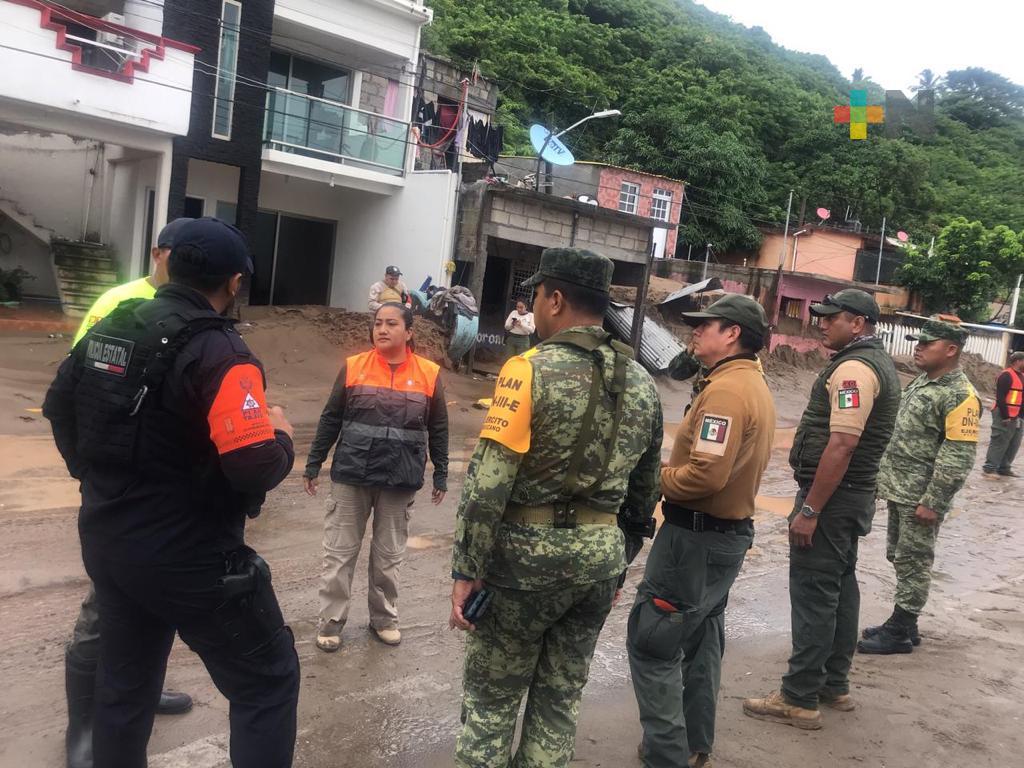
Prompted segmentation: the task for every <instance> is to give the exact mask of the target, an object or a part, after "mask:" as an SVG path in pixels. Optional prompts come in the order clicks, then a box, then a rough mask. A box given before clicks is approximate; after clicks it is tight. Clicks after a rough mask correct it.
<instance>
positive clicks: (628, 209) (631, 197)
mask: <svg viewBox="0 0 1024 768" xmlns="http://www.w3.org/2000/svg"><path fill="white" fill-rule="evenodd" d="M639 200H640V185H639V184H633V183H632V182H629V181H624V182H622V186H621V187H620V188H619V210H620V211H622V212H623V213H636V210H637V202H638V201H639Z"/></svg>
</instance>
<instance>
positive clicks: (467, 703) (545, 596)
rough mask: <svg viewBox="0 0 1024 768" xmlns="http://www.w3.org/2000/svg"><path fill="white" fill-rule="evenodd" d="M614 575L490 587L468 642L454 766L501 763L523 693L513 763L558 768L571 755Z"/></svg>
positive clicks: (495, 767)
mask: <svg viewBox="0 0 1024 768" xmlns="http://www.w3.org/2000/svg"><path fill="white" fill-rule="evenodd" d="M617 582H618V579H617V578H613V579H607V580H605V581H599V582H597V583H594V584H583V585H579V586H569V587H562V588H559V589H550V590H545V591H543V592H532V591H530V592H527V591H522V590H517V589H504V588H502V587H494V586H491V585H488V589H493V590H494V599H493V601H492V602H491V606H490V609H489V610H488V611H487V615H486V616H485V617H484V618H483V619H482V620H481V621H480V622H478V623H477V628H476V631H475V632H470V633H469V637H468V638H467V641H466V665H465V669H464V671H463V678H462V687H463V697H462V732H461V733H460V734H459V737H458V739H456V742H455V765H456V766H459V768H506V766H508V765H509V764H510V763H509V760H510V758H511V755H512V739H513V737H514V736H515V730H516V717H517V715H518V714H519V703H520V702H521V701H522V698H523V694H527V698H526V714H525V715H524V716H523V732H522V737H521V739H520V742H519V749H518V750H517V751H516V755H515V758H514V759H512V762H511V765H512V766H514V767H515V768H561V767H562V766H566V765H568V764H569V761H570V760H571V759H572V755H573V749H574V747H575V742H576V718H577V716H578V715H579V709H580V698H581V696H582V695H583V686H584V685H586V682H587V675H588V673H589V672H590V661H591V659H592V658H593V657H594V648H595V647H596V646H597V637H598V635H599V634H600V633H601V628H602V627H603V626H604V621H605V619H606V618H607V617H608V612H609V611H610V610H611V607H612V597H613V596H614V595H615V588H616V585H617Z"/></svg>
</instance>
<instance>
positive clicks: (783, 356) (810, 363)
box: [761, 344, 825, 373]
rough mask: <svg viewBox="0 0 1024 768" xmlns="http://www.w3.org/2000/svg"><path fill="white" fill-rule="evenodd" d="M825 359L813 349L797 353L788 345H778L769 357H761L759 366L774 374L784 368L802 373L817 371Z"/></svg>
mask: <svg viewBox="0 0 1024 768" xmlns="http://www.w3.org/2000/svg"><path fill="white" fill-rule="evenodd" d="M824 362H825V358H824V357H823V356H822V353H821V352H819V351H818V350H816V349H814V350H811V351H810V352H798V351H797V350H796V349H794V348H793V347H791V346H789V345H788V344H780V345H779V346H777V347H776V348H775V349H773V350H772V352H771V354H770V355H765V354H763V353H762V355H761V364H762V365H763V366H764V369H765V371H768V372H769V373H774V372H775V371H779V370H782V369H784V368H796V369H798V370H803V371H818V370H820V369H821V367H822V363H824Z"/></svg>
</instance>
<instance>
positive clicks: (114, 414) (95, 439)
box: [72, 299, 233, 473]
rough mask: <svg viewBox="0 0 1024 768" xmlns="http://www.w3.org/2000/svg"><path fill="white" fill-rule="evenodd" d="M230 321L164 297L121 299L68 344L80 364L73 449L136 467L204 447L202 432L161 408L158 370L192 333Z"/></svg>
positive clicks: (150, 467) (170, 461)
mask: <svg viewBox="0 0 1024 768" xmlns="http://www.w3.org/2000/svg"><path fill="white" fill-rule="evenodd" d="M232 322H233V321H231V320H229V319H227V318H225V317H222V316H221V315H218V314H217V313H216V312H214V311H213V310H212V309H210V310H204V309H191V308H175V309H173V310H172V311H171V312H168V305H167V304H166V303H164V302H159V301H156V300H152V301H150V300H146V299H132V300H129V301H125V302H122V303H121V304H119V305H118V306H117V308H116V309H115V310H114V311H113V312H111V313H110V314H109V315H108V316H107V317H106V318H104V319H103V320H101V321H100V322H99V323H97V324H96V325H95V326H94V327H93V328H92V329H91V330H90V331H89V333H88V334H86V336H85V337H84V338H83V339H82V340H81V341H80V342H79V343H78V344H77V345H76V346H75V349H74V350H73V352H72V354H73V355H75V356H76V357H77V358H78V360H77V362H78V363H79V364H80V365H81V378H80V379H79V383H78V386H77V388H76V397H75V419H76V424H77V426H78V443H77V450H78V454H79V456H80V457H81V458H82V460H83V461H84V462H85V463H86V464H87V465H88V464H115V465H119V466H122V467H126V468H127V467H130V468H132V469H134V470H136V471H140V472H142V473H146V472H147V471H160V468H161V467H164V468H166V467H168V466H171V465H176V464H181V465H182V466H183V467H184V466H187V465H188V464H189V463H191V462H194V461H195V459H196V457H197V456H199V455H202V453H193V452H192V451H190V450H189V449H190V448H192V447H195V448H196V449H197V450H199V451H202V452H204V453H205V451H206V450H207V449H208V448H209V445H208V444H209V438H208V432H205V431H204V430H203V428H202V427H203V425H202V424H201V423H199V422H190V421H189V420H187V419H183V418H182V417H181V415H180V414H177V413H172V412H171V411H170V410H168V409H167V408H166V407H165V405H164V402H163V398H162V397H161V391H162V387H163V383H164V377H165V376H166V375H167V373H168V372H169V371H170V369H171V366H172V365H173V364H174V361H175V358H176V357H177V356H178V354H179V353H180V352H181V350H182V349H183V348H184V346H185V344H187V343H188V341H189V339H191V338H192V337H194V336H195V335H196V334H197V333H199V332H201V331H204V330H208V329H214V328H226V327H228V326H230V325H231V324H232Z"/></svg>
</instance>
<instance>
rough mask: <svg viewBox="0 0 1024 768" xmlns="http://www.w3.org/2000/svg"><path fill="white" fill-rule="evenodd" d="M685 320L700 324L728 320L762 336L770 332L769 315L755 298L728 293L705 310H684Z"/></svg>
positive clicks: (691, 323) (694, 324)
mask: <svg viewBox="0 0 1024 768" xmlns="http://www.w3.org/2000/svg"><path fill="white" fill-rule="evenodd" d="M682 314H683V322H684V323H686V324H687V325H692V326H695V327H696V326H698V325H700V324H701V323H703V322H704V321H705V320H728V321H729V322H732V323H736V325H738V326H740V327H741V328H746V329H747V330H748V331H751V332H752V333H756V334H757V335H758V336H761V337H762V338H763V337H764V335H765V334H766V333H768V316H767V315H766V314H765V312H764V307H762V306H761V305H760V304H759V303H758V302H757V301H756V300H755V299H754V298H752V297H750V296H745V295H743V294H742V293H727V294H725V295H724V296H723V297H722V298H720V299H718V301H716V302H715V303H714V304H712V305H711V306H709V307H708V308H707V309H705V310H704V311H703V312H683V313H682Z"/></svg>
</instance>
